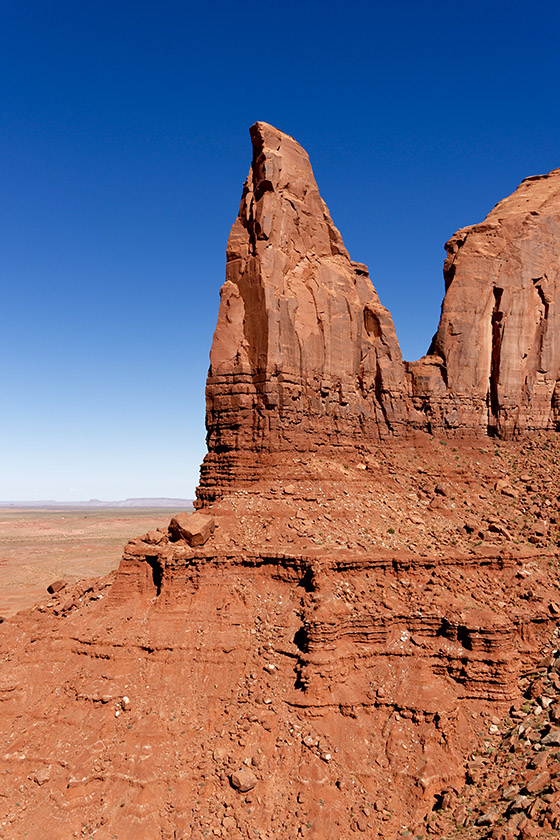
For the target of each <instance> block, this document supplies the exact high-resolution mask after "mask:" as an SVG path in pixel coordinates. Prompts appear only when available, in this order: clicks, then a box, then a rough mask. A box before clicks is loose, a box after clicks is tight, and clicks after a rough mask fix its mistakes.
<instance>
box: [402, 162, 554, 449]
mask: <svg viewBox="0 0 560 840" xmlns="http://www.w3.org/2000/svg"><path fill="white" fill-rule="evenodd" d="M446 250H447V259H446V261H445V266H444V275H445V285H446V293H445V299H444V301H443V306H442V313H441V320H440V324H439V328H438V331H437V333H436V335H435V337H434V341H433V343H432V347H431V348H430V355H429V356H428V357H426V358H425V359H423V360H421V362H417V363H413V364H412V365H411V366H410V369H411V370H412V371H413V373H414V393H415V397H416V403H417V407H419V408H420V407H421V406H422V407H424V408H426V407H427V406H429V407H428V408H427V410H428V415H429V417H430V419H431V421H432V425H433V427H438V426H440V427H443V428H449V429H459V430H463V431H464V430H467V431H469V430H471V431H474V432H478V433H486V432H488V433H490V434H497V435H499V436H501V437H511V436H513V435H517V434H522V433H524V432H527V431H530V430H535V429H556V428H557V427H558V423H559V421H560V309H559V306H558V304H559V300H558V297H559V295H560V267H559V266H560V169H555V170H554V171H552V172H550V173H549V174H548V175H542V176H537V177H531V178H526V179H525V180H524V181H523V182H522V183H521V184H520V186H519V187H518V188H517V190H516V191H515V192H514V193H513V195H510V196H509V197H508V198H505V199H504V200H503V201H500V202H499V204H497V205H496V207H494V209H493V210H492V211H491V212H490V213H489V214H488V216H487V217H486V219H485V220H484V221H483V222H482V223H480V224H477V225H472V226H471V227H466V228H463V229H462V230H459V231H457V233H456V234H455V235H454V236H453V237H452V238H451V239H450V240H449V242H448V243H447V245H446ZM422 397H424V398H426V399H425V400H424V401H423V400H422Z"/></svg>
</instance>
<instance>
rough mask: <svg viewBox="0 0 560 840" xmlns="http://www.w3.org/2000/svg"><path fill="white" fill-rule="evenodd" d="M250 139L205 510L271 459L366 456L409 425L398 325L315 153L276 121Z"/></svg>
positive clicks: (225, 301) (224, 308)
mask: <svg viewBox="0 0 560 840" xmlns="http://www.w3.org/2000/svg"><path fill="white" fill-rule="evenodd" d="M251 140H252V143H253V160H252V164H251V168H250V171H249V176H248V178H247V181H246V182H245V185H244V188H243V195H242V199H241V206H240V210H239V215H238V217H237V219H236V221H235V223H234V225H233V228H232V230H231V234H230V237H229V240H228V245H227V269H226V281H225V283H224V285H223V287H222V290H221V303H220V309H219V315H218V324H217V327H216V332H215V335H214V341H213V345H212V350H211V356H210V371H209V376H208V383H207V389H206V400H207V414H206V423H207V430H208V455H207V456H206V459H205V461H204V464H203V466H202V470H201V484H200V487H199V490H198V496H199V499H200V500H201V501H202V502H206V501H212V500H213V499H214V498H216V495H219V488H220V487H223V486H224V485H227V484H228V483H229V482H231V481H239V480H240V479H244V478H251V475H252V473H254V471H255V469H256V468H257V465H258V462H259V461H260V463H262V462H263V459H265V460H266V458H267V457H273V456H274V457H277V456H278V453H282V452H285V451H289V450H291V451H298V450H299V451H301V450H304V451H307V452H308V451H310V450H311V451H312V450H315V449H317V448H318V447H319V446H321V447H325V446H327V447H329V446H336V447H338V448H339V449H344V448H355V447H356V446H359V445H360V444H361V443H363V441H364V440H366V441H367V440H369V439H379V436H380V435H386V434H389V433H394V432H396V431H398V429H399V428H400V427H402V426H403V424H404V423H405V422H406V410H407V404H408V403H407V399H406V396H405V395H406V392H407V386H406V379H405V370H404V366H403V362H402V358H401V352H400V349H399V345H398V342H397V338H396V335H395V330H394V326H393V322H392V319H391V316H390V314H389V312H388V311H387V310H386V309H385V308H384V307H383V306H382V305H381V304H380V302H379V298H378V296H377V294H376V292H375V289H374V288H373V286H372V284H371V282H370V280H369V276H368V270H367V268H366V266H364V265H362V264H360V263H355V262H352V261H351V260H350V257H349V256H348V252H347V251H346V249H345V247H344V243H343V241H342V238H341V236H340V233H339V232H338V230H337V229H336V227H335V226H334V224H333V222H332V220H331V218H330V215H329V211H328V209H327V207H326V205H325V203H324V201H323V200H322V198H321V196H320V195H319V190H318V188H317V184H316V182H315V178H314V176H313V171H312V169H311V165H310V163H309V158H308V156H307V154H306V153H305V151H304V150H303V149H302V148H301V146H299V145H298V144H297V143H296V141H295V140H293V139H292V138H291V137H289V136H288V135H286V134H283V133H282V132H281V131H278V130H277V129H275V128H273V127H272V126H270V125H267V124H266V123H260V122H259V123H256V124H255V125H254V126H253V127H252V128H251Z"/></svg>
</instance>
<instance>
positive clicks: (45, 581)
mask: <svg viewBox="0 0 560 840" xmlns="http://www.w3.org/2000/svg"><path fill="white" fill-rule="evenodd" d="M175 513H177V510H176V509H174V508H173V509H171V508H170V509H169V510H168V509H167V508H161V507H158V508H134V509H129V510H123V509H122V508H101V509H91V508H87V507H84V508H75V507H68V508H64V507H56V508H54V507H53V508H45V507H37V508H32V507H25V508H23V507H20V508H14V507H0V616H2V617H3V618H9V617H10V616H12V615H14V614H15V613H16V612H19V610H23V609H26V608H28V607H32V606H33V605H34V604H36V603H38V602H39V601H42V600H44V599H45V598H47V597H48V595H47V586H48V585H49V584H50V583H52V582H53V581H54V580H60V579H62V580H65V581H67V582H68V583H73V582H75V581H77V580H82V579H84V578H91V577H98V576H100V575H106V574H108V572H111V571H112V570H113V569H116V568H117V567H118V565H119V563H120V559H121V555H122V547H123V545H124V544H125V543H126V542H127V541H128V539H129V538H130V535H131V534H135V533H138V532H139V531H148V530H150V528H158V527H160V526H161V527H163V526H166V525H167V524H168V522H169V519H170V518H171V516H173V515H174V514H175Z"/></svg>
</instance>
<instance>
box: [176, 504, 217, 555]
mask: <svg viewBox="0 0 560 840" xmlns="http://www.w3.org/2000/svg"><path fill="white" fill-rule="evenodd" d="M215 527H216V520H215V519H214V517H213V516H207V515H206V514H204V513H199V512H197V513H178V514H177V515H176V516H174V517H173V519H172V520H171V522H170V523H169V538H170V539H171V541H172V542H177V541H178V540H186V542H187V543H188V544H189V545H190V546H191V547H193V548H194V547H195V546H197V545H204V543H205V542H207V541H208V540H209V539H210V537H211V536H212V533H213V531H214V528H215Z"/></svg>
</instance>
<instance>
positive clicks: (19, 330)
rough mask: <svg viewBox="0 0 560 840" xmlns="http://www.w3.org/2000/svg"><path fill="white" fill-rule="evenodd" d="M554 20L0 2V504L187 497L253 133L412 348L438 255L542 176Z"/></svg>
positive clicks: (435, 306) (551, 162)
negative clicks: (308, 197)
mask: <svg viewBox="0 0 560 840" xmlns="http://www.w3.org/2000/svg"><path fill="white" fill-rule="evenodd" d="M559 27H560V7H559V5H558V3H557V2H547V0H544V2H537V3H527V2H522V3H521V2H510V3H507V4H505V3H488V2H486V3H482V2H478V0H474V2H471V3H469V4H466V5H465V4H462V5H457V4H450V3H447V2H446V3H444V2H437V1H436V2H432V3H427V4H419V3H417V2H414V3H412V2H401V3H398V2H396V3H394V4H393V5H391V6H389V4H387V3H376V2H373V3H371V2H370V3H366V2H353V0H349V2H346V3H344V4H336V5H332V6H329V5H328V4H325V3H324V0H323V2H321V3H319V2H307V3H306V2H301V0H300V2H297V3H295V2H290V0H288V2H284V3H283V4H262V5H260V6H259V5H254V4H242V3H223V2H217V3H214V4H208V5H207V6H206V7H204V8H203V7H202V4H194V3H187V2H182V3H180V2H170V0H159V2H157V3H154V2H142V0H137V1H136V2H128V0H122V2H119V0H112V2H107V1H106V0H96V2H89V0H83V1H82V2H79V3H76V2H75V0H72V2H57V0H52V2H49V3H44V2H41V3H39V2H27V0H17V2H15V1H14V0H4V1H3V3H2V4H1V9H0V62H1V64H2V68H1V69H2V72H1V74H0V94H1V96H0V108H1V112H2V119H1V121H0V168H1V170H2V171H1V181H0V190H1V204H0V216H1V224H0V254H1V256H0V259H1V262H0V270H1V276H2V302H3V307H2V309H3V325H2V330H1V334H0V358H1V360H2V391H3V397H4V399H3V407H2V412H1V416H0V499H38V498H57V499H87V498H90V497H98V498H105V499H112V498H113V499H114V498H123V497H127V496H187V497H190V496H192V494H193V491H194V486H195V484H196V481H197V477H198V465H199V462H200V460H201V458H202V456H203V454H204V451H205V444H204V434H205V433H204V382H205V377H206V372H207V368H208V353H209V349H210V343H211V339H212V332H213V329H214V326H215V321H216V315H217V307H218V293H219V288H220V285H221V283H222V282H223V277H224V262H225V243H226V239H227V235H228V232H229V228H230V226H231V224H232V222H233V219H234V218H235V215H236V213H237V209H238V205H239V198H240V194H241V187H242V183H243V180H244V178H245V176H246V173H247V169H248V166H249V162H250V141H249V134H248V128H249V126H250V125H251V124H252V123H253V122H255V120H265V121H267V122H270V123H272V124H274V125H276V126H277V127H278V128H280V129H282V130H283V131H286V132H287V133H289V134H291V135H293V136H294V137H295V138H296V139H297V140H298V141H299V142H300V143H301V144H302V145H303V146H304V147H305V148H306V149H307V151H308V152H309V154H310V157H311V161H312V164H313V167H314V171H315V175H316V177H317V180H318V183H319V188H320V190H321V193H322V195H323V197H324V199H325V200H326V202H327V204H328V206H329V208H330V211H331V215H332V216H333V219H334V221H335V224H336V225H337V226H338V227H339V229H340V231H341V233H342V235H343V238H344V241H345V244H346V246H347V248H348V249H349V251H350V254H351V256H352V258H353V259H355V260H358V261H361V262H366V263H367V264H368V265H369V267H370V272H371V276H372V279H373V282H374V285H375V286H376V288H377V291H378V293H379V295H380V297H381V300H382V302H383V303H384V304H385V305H386V306H388V308H389V309H390V311H391V313H392V315H393V318H394V321H395V325H396V328H397V333H398V336H399V340H400V343H401V347H402V349H403V355H404V357H405V358H408V359H412V358H418V357H419V356H421V355H422V354H423V353H424V352H425V351H426V349H427V347H428V345H429V342H430V339H431V336H432V334H433V333H434V331H435V329H436V326H437V321H438V317H439V307H440V304H441V298H442V292H443V281H442V271H441V268H442V261H443V256H444V252H443V244H444V242H445V241H446V239H448V238H449V236H451V234H453V232H454V231H455V230H456V229H457V228H459V227H463V226H465V225H468V224H471V223H474V222H477V221H480V220H481V219H482V218H483V217H484V216H485V215H486V213H487V212H488V211H489V210H490V209H491V207H492V206H493V205H494V204H495V203H496V202H497V201H499V200H500V199H501V198H503V197H504V196H505V195H507V194H509V193H510V192H511V191H512V190H513V189H515V187H516V186H517V184H518V183H519V181H520V180H521V179H522V178H524V177H525V176H527V175H532V174H537V173H541V172H546V171H549V170H550V169H554V168H557V167H560V144H559V136H560V108H559V102H558V98H559V94H558V91H559V90H560V84H559V83H560V79H559V69H560V64H559V51H558V43H557V38H558V31H559Z"/></svg>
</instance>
